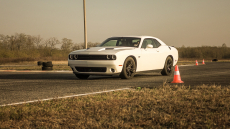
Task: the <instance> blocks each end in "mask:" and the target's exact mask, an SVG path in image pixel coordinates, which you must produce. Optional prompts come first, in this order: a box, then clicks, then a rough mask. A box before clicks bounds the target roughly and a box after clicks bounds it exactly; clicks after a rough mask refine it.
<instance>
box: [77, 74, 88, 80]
mask: <svg viewBox="0 0 230 129" xmlns="http://www.w3.org/2000/svg"><path fill="white" fill-rule="evenodd" d="M75 76H76V77H77V78H79V79H87V78H88V77H89V76H90V75H85V74H75Z"/></svg>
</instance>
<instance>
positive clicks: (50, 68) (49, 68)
mask: <svg viewBox="0 0 230 129" xmlns="http://www.w3.org/2000/svg"><path fill="white" fill-rule="evenodd" d="M42 70H53V67H42Z"/></svg>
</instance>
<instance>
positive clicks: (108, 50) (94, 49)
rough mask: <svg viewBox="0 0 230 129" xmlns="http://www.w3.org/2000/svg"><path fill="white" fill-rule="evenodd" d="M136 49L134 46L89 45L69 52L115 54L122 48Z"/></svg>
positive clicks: (122, 49)
mask: <svg viewBox="0 0 230 129" xmlns="http://www.w3.org/2000/svg"><path fill="white" fill-rule="evenodd" d="M133 49H137V48H135V47H91V48H88V49H81V50H76V51H73V52H71V53H70V54H96V55H99V54H116V53H117V52H120V51H124V50H133Z"/></svg>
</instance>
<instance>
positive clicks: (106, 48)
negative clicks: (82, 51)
mask: <svg viewBox="0 0 230 129" xmlns="http://www.w3.org/2000/svg"><path fill="white" fill-rule="evenodd" d="M113 49H114V48H105V50H113Z"/></svg>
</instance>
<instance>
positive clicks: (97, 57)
mask: <svg viewBox="0 0 230 129" xmlns="http://www.w3.org/2000/svg"><path fill="white" fill-rule="evenodd" d="M77 60H107V55H78V58H77Z"/></svg>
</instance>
